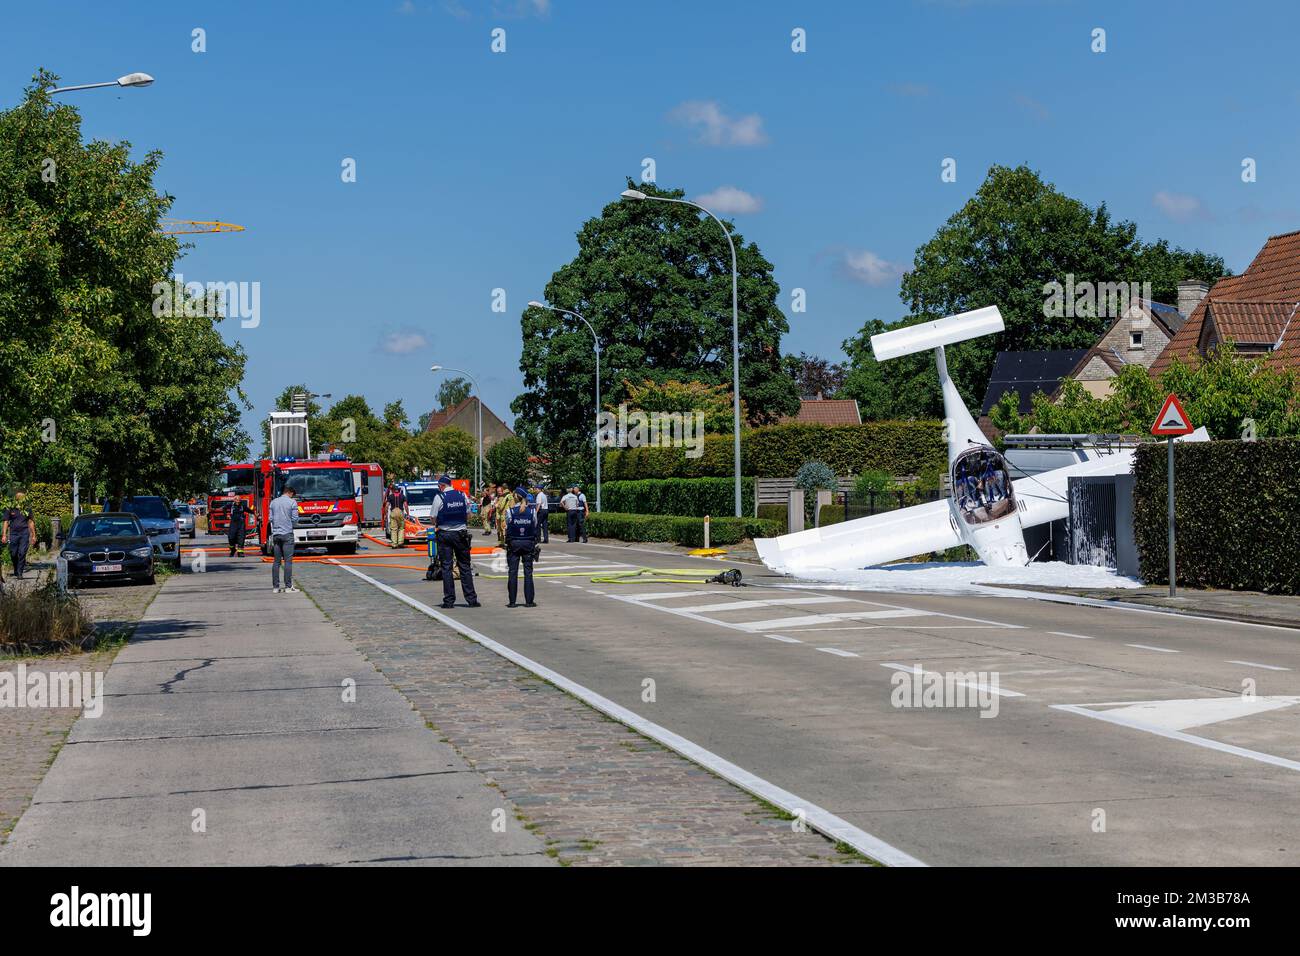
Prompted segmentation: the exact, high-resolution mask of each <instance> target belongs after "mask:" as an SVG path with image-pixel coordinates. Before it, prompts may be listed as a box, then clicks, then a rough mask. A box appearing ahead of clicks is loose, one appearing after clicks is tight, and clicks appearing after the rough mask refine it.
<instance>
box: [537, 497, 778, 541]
mask: <svg viewBox="0 0 1300 956" xmlns="http://www.w3.org/2000/svg"><path fill="white" fill-rule="evenodd" d="M602 503H603V502H602ZM565 517H566V516H565V514H564V512H562V511H561V512H559V513H556V512H551V518H550V522H551V527H550V531H551V534H554V535H563V534H566V533H567V530H568V525H567V524H566V523H565ZM710 525H711V528H710V532H709V543H710V544H711V545H726V544H739V543H740V542H741V541H743V540H745V539H746V538H771V537H775V536H776V535H779V534H782V533H783V532H784V531H785V529H784V528H783V527H782V526H781V525H780V523H778V522H776V521H765V520H763V519H762V518H714V519H713V520H712V521H711V522H710ZM587 534H589V535H594V536H595V537H597V538H614V539H615V540H617V541H669V542H672V543H673V544H680V545H684V546H685V547H688V548H702V547H704V522H703V521H702V520H701V519H699V518H691V517H684V516H682V515H637V514H620V513H617V512H613V511H601V512H595V511H593V512H592V513H591V514H590V515H589V516H588V517H587Z"/></svg>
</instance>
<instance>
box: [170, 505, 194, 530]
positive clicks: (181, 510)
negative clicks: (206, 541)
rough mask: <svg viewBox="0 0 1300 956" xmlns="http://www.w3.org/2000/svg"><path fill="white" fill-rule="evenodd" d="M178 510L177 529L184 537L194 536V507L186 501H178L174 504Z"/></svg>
mask: <svg viewBox="0 0 1300 956" xmlns="http://www.w3.org/2000/svg"><path fill="white" fill-rule="evenodd" d="M172 507H173V508H175V510H176V530H177V531H178V532H179V533H180V536H181V537H183V538H193V537H194V534H195V531H194V509H193V508H191V507H190V506H189V505H187V504H184V503H177V504H175V505H173V506H172Z"/></svg>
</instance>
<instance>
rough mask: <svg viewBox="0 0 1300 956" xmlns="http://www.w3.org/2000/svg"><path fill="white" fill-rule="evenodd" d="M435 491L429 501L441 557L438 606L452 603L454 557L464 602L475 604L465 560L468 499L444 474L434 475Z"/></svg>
mask: <svg viewBox="0 0 1300 956" xmlns="http://www.w3.org/2000/svg"><path fill="white" fill-rule="evenodd" d="M438 491H439V495H438V497H437V498H436V499H435V500H434V502H433V527H434V534H435V535H436V536H437V544H438V557H439V558H440V559H441V560H442V606H443V607H444V608H450V607H455V606H456V580H455V577H454V574H455V572H454V571H453V570H452V559H453V558H454V559H455V562H456V565H457V566H458V567H459V568H460V587H461V590H462V591H464V592H465V603H466V604H467V605H469V606H470V607H478V606H479V603H478V595H477V594H476V593H475V592H474V571H473V569H472V568H471V567H470V563H469V546H470V537H469V499H468V498H466V497H465V495H464V494H462V493H461V492H459V491H457V490H456V489H455V488H453V487H452V486H451V479H450V478H448V477H447V476H446V475H439V476H438Z"/></svg>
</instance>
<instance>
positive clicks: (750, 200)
mask: <svg viewBox="0 0 1300 956" xmlns="http://www.w3.org/2000/svg"><path fill="white" fill-rule="evenodd" d="M694 201H695V202H697V203H699V204H700V205H701V206H704V207H706V208H707V209H708V210H709V211H710V212H720V213H725V214H728V215H743V214H745V213H747V212H761V211H762V209H763V200H762V199H760V198H759V197H758V196H754V195H751V194H750V193H747V192H745V190H743V189H737V188H736V187H735V186H719V187H718V188H717V189H715V190H713V192H711V193H705V194H704V195H702V196H696V197H694Z"/></svg>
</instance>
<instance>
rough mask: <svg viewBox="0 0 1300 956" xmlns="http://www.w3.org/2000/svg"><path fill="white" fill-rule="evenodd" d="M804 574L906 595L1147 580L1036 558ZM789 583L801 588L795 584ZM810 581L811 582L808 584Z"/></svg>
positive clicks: (845, 586)
mask: <svg viewBox="0 0 1300 956" xmlns="http://www.w3.org/2000/svg"><path fill="white" fill-rule="evenodd" d="M800 578H801V579H804V580H808V581H815V582H818V583H822V584H833V585H834V586H835V587H837V588H842V589H844V590H849V591H885V592H900V593H905V594H1001V595H1003V596H1007V595H1006V594H1005V593H1004V592H1002V591H1001V590H991V589H989V588H987V587H984V586H983V585H988V584H1021V585H1025V584H1032V585H1038V586H1043V587H1068V588H1117V589H1127V588H1140V587H1141V586H1142V582H1141V581H1139V580H1137V579H1136V578H1129V577H1124V576H1123V575H1120V574H1116V573H1115V572H1114V571H1111V570H1109V569H1108V568H1098V567H1093V566H1092V565H1082V564H1066V563H1064V562H1063V561H1042V562H1036V563H1034V564H1031V565H1029V566H1028V567H1025V568H991V567H989V566H988V565H986V564H983V563H981V562H979V561H930V562H925V563H921V564H890V565H885V566H883V567H877V568H858V569H855V570H852V571H829V570H827V571H801V572H800ZM787 586H788V587H800V586H801V585H799V584H790V585H787ZM804 586H806V585H804Z"/></svg>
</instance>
